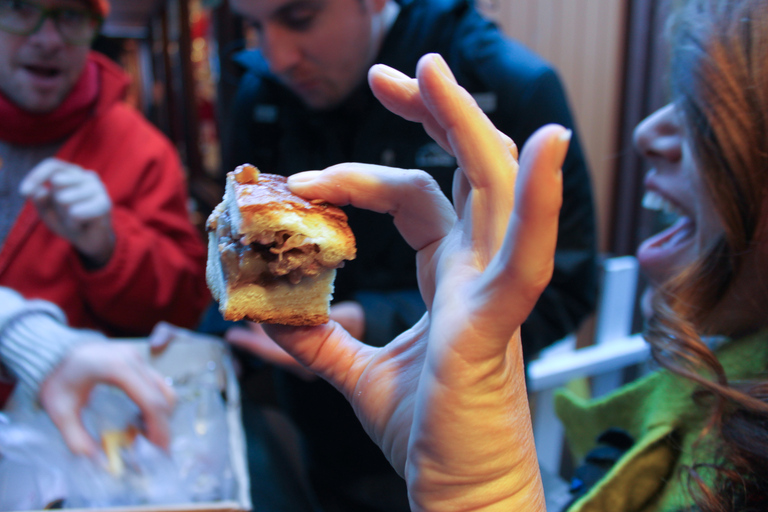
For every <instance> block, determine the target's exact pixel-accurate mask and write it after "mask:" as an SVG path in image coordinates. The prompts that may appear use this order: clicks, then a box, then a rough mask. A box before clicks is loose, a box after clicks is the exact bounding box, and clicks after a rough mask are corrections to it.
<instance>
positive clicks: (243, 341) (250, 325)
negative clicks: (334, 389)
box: [224, 322, 317, 381]
mask: <svg viewBox="0 0 768 512" xmlns="http://www.w3.org/2000/svg"><path fill="white" fill-rule="evenodd" d="M224 339H225V340H226V341H227V342H228V343H231V344H232V345H234V346H236V347H239V348H242V349H243V350H247V351H248V352H250V353H252V354H253V355H255V356H256V357H258V358H260V359H262V360H264V361H266V362H267V363H269V364H272V365H274V366H277V367H278V368H281V369H283V370H285V371H288V372H291V373H292V374H294V375H296V376H297V377H299V378H301V379H303V380H306V381H312V380H315V379H316V378H317V376H316V375H315V374H314V373H313V372H311V371H309V370H307V369H306V368H305V367H304V365H302V364H301V363H300V362H298V361H297V360H296V359H295V358H294V357H293V356H292V355H291V354H289V353H288V352H286V351H285V350H283V349H282V348H281V347H280V345H278V344H277V343H275V342H274V340H272V338H270V337H269V335H268V334H267V333H266V332H264V327H262V325H261V324H258V323H256V322H247V323H246V326H245V327H239V326H236V327H230V328H229V329H227V332H225V333H224Z"/></svg>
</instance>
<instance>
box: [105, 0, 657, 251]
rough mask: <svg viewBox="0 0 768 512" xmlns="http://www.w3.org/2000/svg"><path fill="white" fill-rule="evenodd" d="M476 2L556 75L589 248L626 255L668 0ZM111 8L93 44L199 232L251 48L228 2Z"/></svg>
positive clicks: (130, 2) (123, 0)
mask: <svg viewBox="0 0 768 512" xmlns="http://www.w3.org/2000/svg"><path fill="white" fill-rule="evenodd" d="M475 1H476V3H477V5H478V6H479V7H480V8H481V10H482V11H483V12H484V13H485V14H486V15H487V16H488V17H489V18H492V19H494V20H495V21H497V22H498V23H499V25H500V26H502V27H503V29H504V30H505V31H506V32H507V33H508V34H509V35H510V36H511V37H513V38H515V39H517V40H519V41H521V42H522V43H524V44H526V45H527V46H529V47H530V48H532V49H533V50H534V51H536V52H537V53H539V54H540V55H542V56H543V57H545V58H546V59H547V60H549V61H550V62H552V63H553V64H554V66H555V68H556V69H558V71H559V72H560V75H561V78H562V79H563V81H564V83H565V85H566V88H567V92H568V96H569V99H570V102H571V106H572V109H573V112H574V114H575V116H576V123H577V125H578V127H579V131H580V134H581V137H582V143H583V147H584V148H585V151H586V154H587V159H588V163H589V165H590V168H591V172H592V179H593V186H594V194H595V201H596V207H597V214H598V226H599V249H600V251H601V252H603V253H606V254H609V255H624V254H633V253H634V251H635V248H636V246H637V244H638V242H639V241H640V240H642V239H643V238H645V237H647V236H648V234H649V233H650V232H651V230H652V229H653V227H652V224H653V222H654V220H653V218H652V217H651V214H649V213H647V212H645V213H644V211H643V210H642V208H641V207H640V201H641V196H642V187H641V183H642V177H643V174H644V171H645V169H643V168H642V164H641V162H640V160H639V159H638V158H637V156H636V155H635V154H634V151H633V150H632V142H631V141H632V128H633V127H634V126H636V124H637V123H638V122H639V121H640V120H641V119H642V118H643V117H645V116H646V115H647V114H649V113H651V112H652V111H653V110H655V109H656V108H658V107H659V106H661V105H663V104H664V103H665V96H666V91H664V90H662V89H661V86H660V85H659V84H662V83H664V80H662V79H660V78H661V76H660V75H662V74H663V73H664V72H665V61H666V56H665V54H664V52H663V41H661V40H660V39H661V36H660V35H659V34H662V33H663V27H661V26H660V24H661V23H662V21H661V20H664V19H665V17H666V13H667V11H668V3H669V1H668V0H475ZM112 6H113V7H112V12H111V14H110V16H109V18H108V19H107V20H106V23H105V25H104V27H103V30H102V33H103V36H102V37H100V38H99V40H98V41H97V43H96V48H97V49H98V50H100V51H103V52H104V53H107V54H108V55H110V56H111V57H112V58H114V59H115V60H117V61H118V62H120V63H121V64H122V65H123V66H124V67H125V68H126V69H127V70H128V71H129V73H130V74H131V76H132V77H133V86H132V90H131V95H130V98H131V101H132V102H134V104H135V106H136V107H137V108H139V109H140V110H141V111H142V112H143V113H144V114H145V115H146V116H147V117H148V118H149V119H150V120H151V121H152V122H153V123H155V124H156V125H157V126H158V127H159V128H160V129H161V130H162V131H164V132H165V133H166V134H167V135H168V136H169V137H170V138H171V140H172V141H174V143H175V144H176V146H177V147H178V149H179V152H180V153H181V155H182V159H183V161H184V163H185V166H186V168H187V171H188V173H189V183H190V193H191V196H192V198H193V200H194V210H195V219H196V222H197V223H198V225H202V223H204V221H205V218H206V217H207V215H208V213H210V211H211V210H212V209H213V207H214V206H215V205H216V204H218V202H219V200H220V198H221V190H220V189H219V185H218V184H217V183H218V180H217V179H216V176H220V173H221V172H222V170H221V169H220V162H221V154H220V145H219V140H220V126H222V123H221V118H222V116H225V115H226V114H227V110H228V106H229V105H228V104H227V102H228V99H230V98H232V96H233V93H234V90H235V88H236V84H237V80H238V78H239V76H240V73H241V70H240V69H239V68H238V65H237V64H235V63H234V61H233V60H232V56H233V55H234V54H235V53H236V52H237V51H239V50H241V49H243V48H245V47H246V46H252V45H254V44H257V42H256V41H255V40H254V38H253V37H252V36H251V35H250V34H249V31H248V27H247V26H245V25H244V24H243V23H242V21H241V20H240V19H239V18H238V17H237V16H236V15H234V14H232V12H231V11H230V9H229V6H228V3H227V0H113V1H112ZM224 172H226V170H224Z"/></svg>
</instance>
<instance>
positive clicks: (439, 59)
mask: <svg viewBox="0 0 768 512" xmlns="http://www.w3.org/2000/svg"><path fill="white" fill-rule="evenodd" d="M432 61H433V62H434V63H435V64H436V65H437V69H439V70H440V71H441V72H442V73H443V75H444V76H445V77H446V78H447V79H448V80H450V81H452V82H456V77H455V76H453V72H452V71H451V68H449V67H448V63H447V62H445V59H443V56H442V55H440V54H439V53H433V54H432Z"/></svg>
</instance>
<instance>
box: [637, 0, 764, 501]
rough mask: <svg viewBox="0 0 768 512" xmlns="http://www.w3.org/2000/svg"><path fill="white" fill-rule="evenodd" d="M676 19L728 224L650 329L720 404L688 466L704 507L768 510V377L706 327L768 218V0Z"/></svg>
mask: <svg viewBox="0 0 768 512" xmlns="http://www.w3.org/2000/svg"><path fill="white" fill-rule="evenodd" d="M670 29H671V31H670V35H671V42H672V65H671V71H670V73H671V75H670V77H671V82H672V93H673V97H674V99H675V101H676V104H677V106H678V107H679V108H680V110H681V112H682V115H683V118H684V120H685V122H684V126H685V130H686V133H685V135H686V137H687V140H688V141H689V143H690V146H691V151H692V152H693V156H694V159H695V160H696V162H697V165H698V168H699V170H700V172H701V174H702V178H703V182H704V184H705V188H706V190H707V191H708V192H709V194H710V196H711V198H712V199H713V201H714V205H715V208H716V210H717V212H718V214H719V215H720V218H721V219H722V221H723V226H724V228H725V232H724V235H723V237H722V238H721V239H720V240H718V241H716V242H715V243H713V244H712V245H711V246H710V247H708V248H707V249H706V250H705V251H704V252H703V254H702V255H701V256H700V258H699V259H698V261H696V262H694V263H693V264H692V265H690V266H689V267H688V268H686V269H685V270H684V271H683V272H681V273H680V274H678V275H677V276H675V278H673V279H672V280H671V281H670V282H667V283H665V285H664V286H663V287H662V288H661V289H660V290H659V292H658V293H656V295H655V300H654V315H653V317H652V318H651V319H650V321H649V325H648V329H647V333H646V336H647V338H648V340H649V342H650V343H651V346H652V350H653V353H654V357H656V359H657V360H658V361H659V363H660V364H661V365H662V366H664V367H666V368H668V369H669V370H671V371H673V372H675V373H677V374H679V375H681V376H683V377H685V378H688V379H691V380H693V381H695V382H697V383H698V384H699V385H700V388H701V390H702V392H700V393H699V394H698V396H697V397H696V398H697V403H699V404H700V405H701V406H702V407H707V408H709V410H710V416H709V417H710V420H709V422H708V424H707V427H706V431H707V432H709V433H711V434H713V435H711V436H708V439H715V440H717V446H715V447H714V449H715V451H716V457H715V460H714V461H712V460H707V461H704V462H702V463H700V464H695V465H694V466H693V467H690V468H687V471H688V474H689V476H690V482H691V486H690V487H691V489H692V492H693V494H694V498H695V500H696V502H697V505H698V507H699V509H701V510H703V511H708V512H709V511H713V512H714V511H717V512H724V511H737V510H738V511H740V512H749V511H758V510H760V511H766V510H768V381H766V380H756V381H752V382H729V381H728V379H727V378H726V375H725V372H724V371H723V367H722V366H721V365H720V362H719V361H718V359H717V357H716V356H715V355H714V354H713V353H712V351H711V350H710V349H709V348H707V346H706V345H705V344H704V343H703V342H702V340H701V335H702V334H713V332H711V330H710V326H709V325H708V319H709V318H710V317H711V316H712V312H713V311H715V310H716V308H717V307H718V304H719V303H720V301H721V300H722V299H723V297H724V295H725V294H726V291H727V290H728V289H729V287H730V285H731V283H732V282H733V279H734V277H735V276H737V275H739V272H740V271H741V270H742V266H743V262H744V259H745V257H746V255H748V254H749V253H750V251H753V250H754V247H755V245H756V242H758V241H760V240H759V237H760V236H761V231H762V232H763V233H764V231H763V230H764V229H765V226H764V223H765V222H766V220H765V219H763V218H762V217H763V215H764V213H765V212H766V211H768V210H766V209H765V207H764V205H763V203H764V198H765V197H766V192H767V191H768V0H689V1H686V2H685V3H684V5H682V6H680V8H679V9H678V10H677V14H676V16H675V17H674V18H673V20H672V22H671V24H670ZM762 236H764V235H762ZM766 264H768V262H766ZM766 370H768V368H767V369H766ZM764 379H765V377H764ZM713 431H714V432H713ZM702 439H703V437H702ZM710 471H713V472H714V475H715V478H714V482H712V481H711V479H710V478H706V477H704V476H703V475H705V474H711V473H708V472H710Z"/></svg>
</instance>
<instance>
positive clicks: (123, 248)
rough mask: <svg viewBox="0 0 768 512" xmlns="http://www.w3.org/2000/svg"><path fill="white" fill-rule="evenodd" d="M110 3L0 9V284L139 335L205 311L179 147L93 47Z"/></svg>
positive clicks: (113, 332) (119, 332) (200, 255)
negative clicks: (137, 106)
mask: <svg viewBox="0 0 768 512" xmlns="http://www.w3.org/2000/svg"><path fill="white" fill-rule="evenodd" d="M108 8H109V6H108V4H107V3H106V0H0V198H2V199H0V285H2V286H7V287H9V288H12V289H15V290H16V291H18V292H19V293H21V294H22V295H24V296H25V297H27V298H40V299H46V300H48V301H50V302H53V303H54V304H57V305H58V306H59V307H61V308H62V310H63V311H64V313H65V314H66V316H67V318H68V320H69V323H70V325H72V326H74V327H88V328H95V329H98V330H99V331H101V332H103V333H105V334H107V335H110V336H135V335H145V334H147V333H149V332H150V330H151V329H152V327H153V326H154V325H155V324H156V323H157V322H159V321H161V320H165V321H167V322H170V323H172V324H176V325H180V326H185V327H191V326H194V325H196V323H197V322H198V319H199V316H200V314H201V312H202V311H203V309H204V308H205V306H206V305H207V304H208V302H209V300H210V299H209V294H208V291H207V288H206V285H205V278H204V265H205V246H204V244H203V243H202V240H201V238H200V236H199V234H198V233H197V231H196V230H195V228H194V226H193V225H192V223H191V222H190V220H189V216H188V210H187V193H186V182H185V176H184V174H183V171H182V167H181V165H180V162H179V159H178V156H177V154H176V151H175V149H174V147H173V146H172V145H171V143H170V142H169V141H168V140H167V138H166V137H164V136H163V135H162V134H161V133H160V132H159V131H158V130H156V129H155V128H154V127H153V126H152V125H151V124H150V123H149V122H147V121H146V120H145V119H144V118H143V117H142V116H141V114H140V113H138V112H136V111H135V110H134V109H132V108H131V107H130V106H128V105H127V104H125V103H124V102H123V101H122V100H123V98H124V95H125V92H126V89H127V85H128V79H127V77H126V75H125V74H124V73H123V71H122V70H121V69H120V68H119V67H118V66H117V65H115V64H113V63H112V62H111V61H109V60H108V59H106V58H105V57H102V56H100V55H99V54H96V53H95V52H92V51H91V50H90V49H89V45H90V43H91V41H92V40H93V38H94V37H95V36H96V33H97V31H98V28H99V26H100V25H101V21H102V19H103V17H104V16H105V15H106V13H107V10H108Z"/></svg>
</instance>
